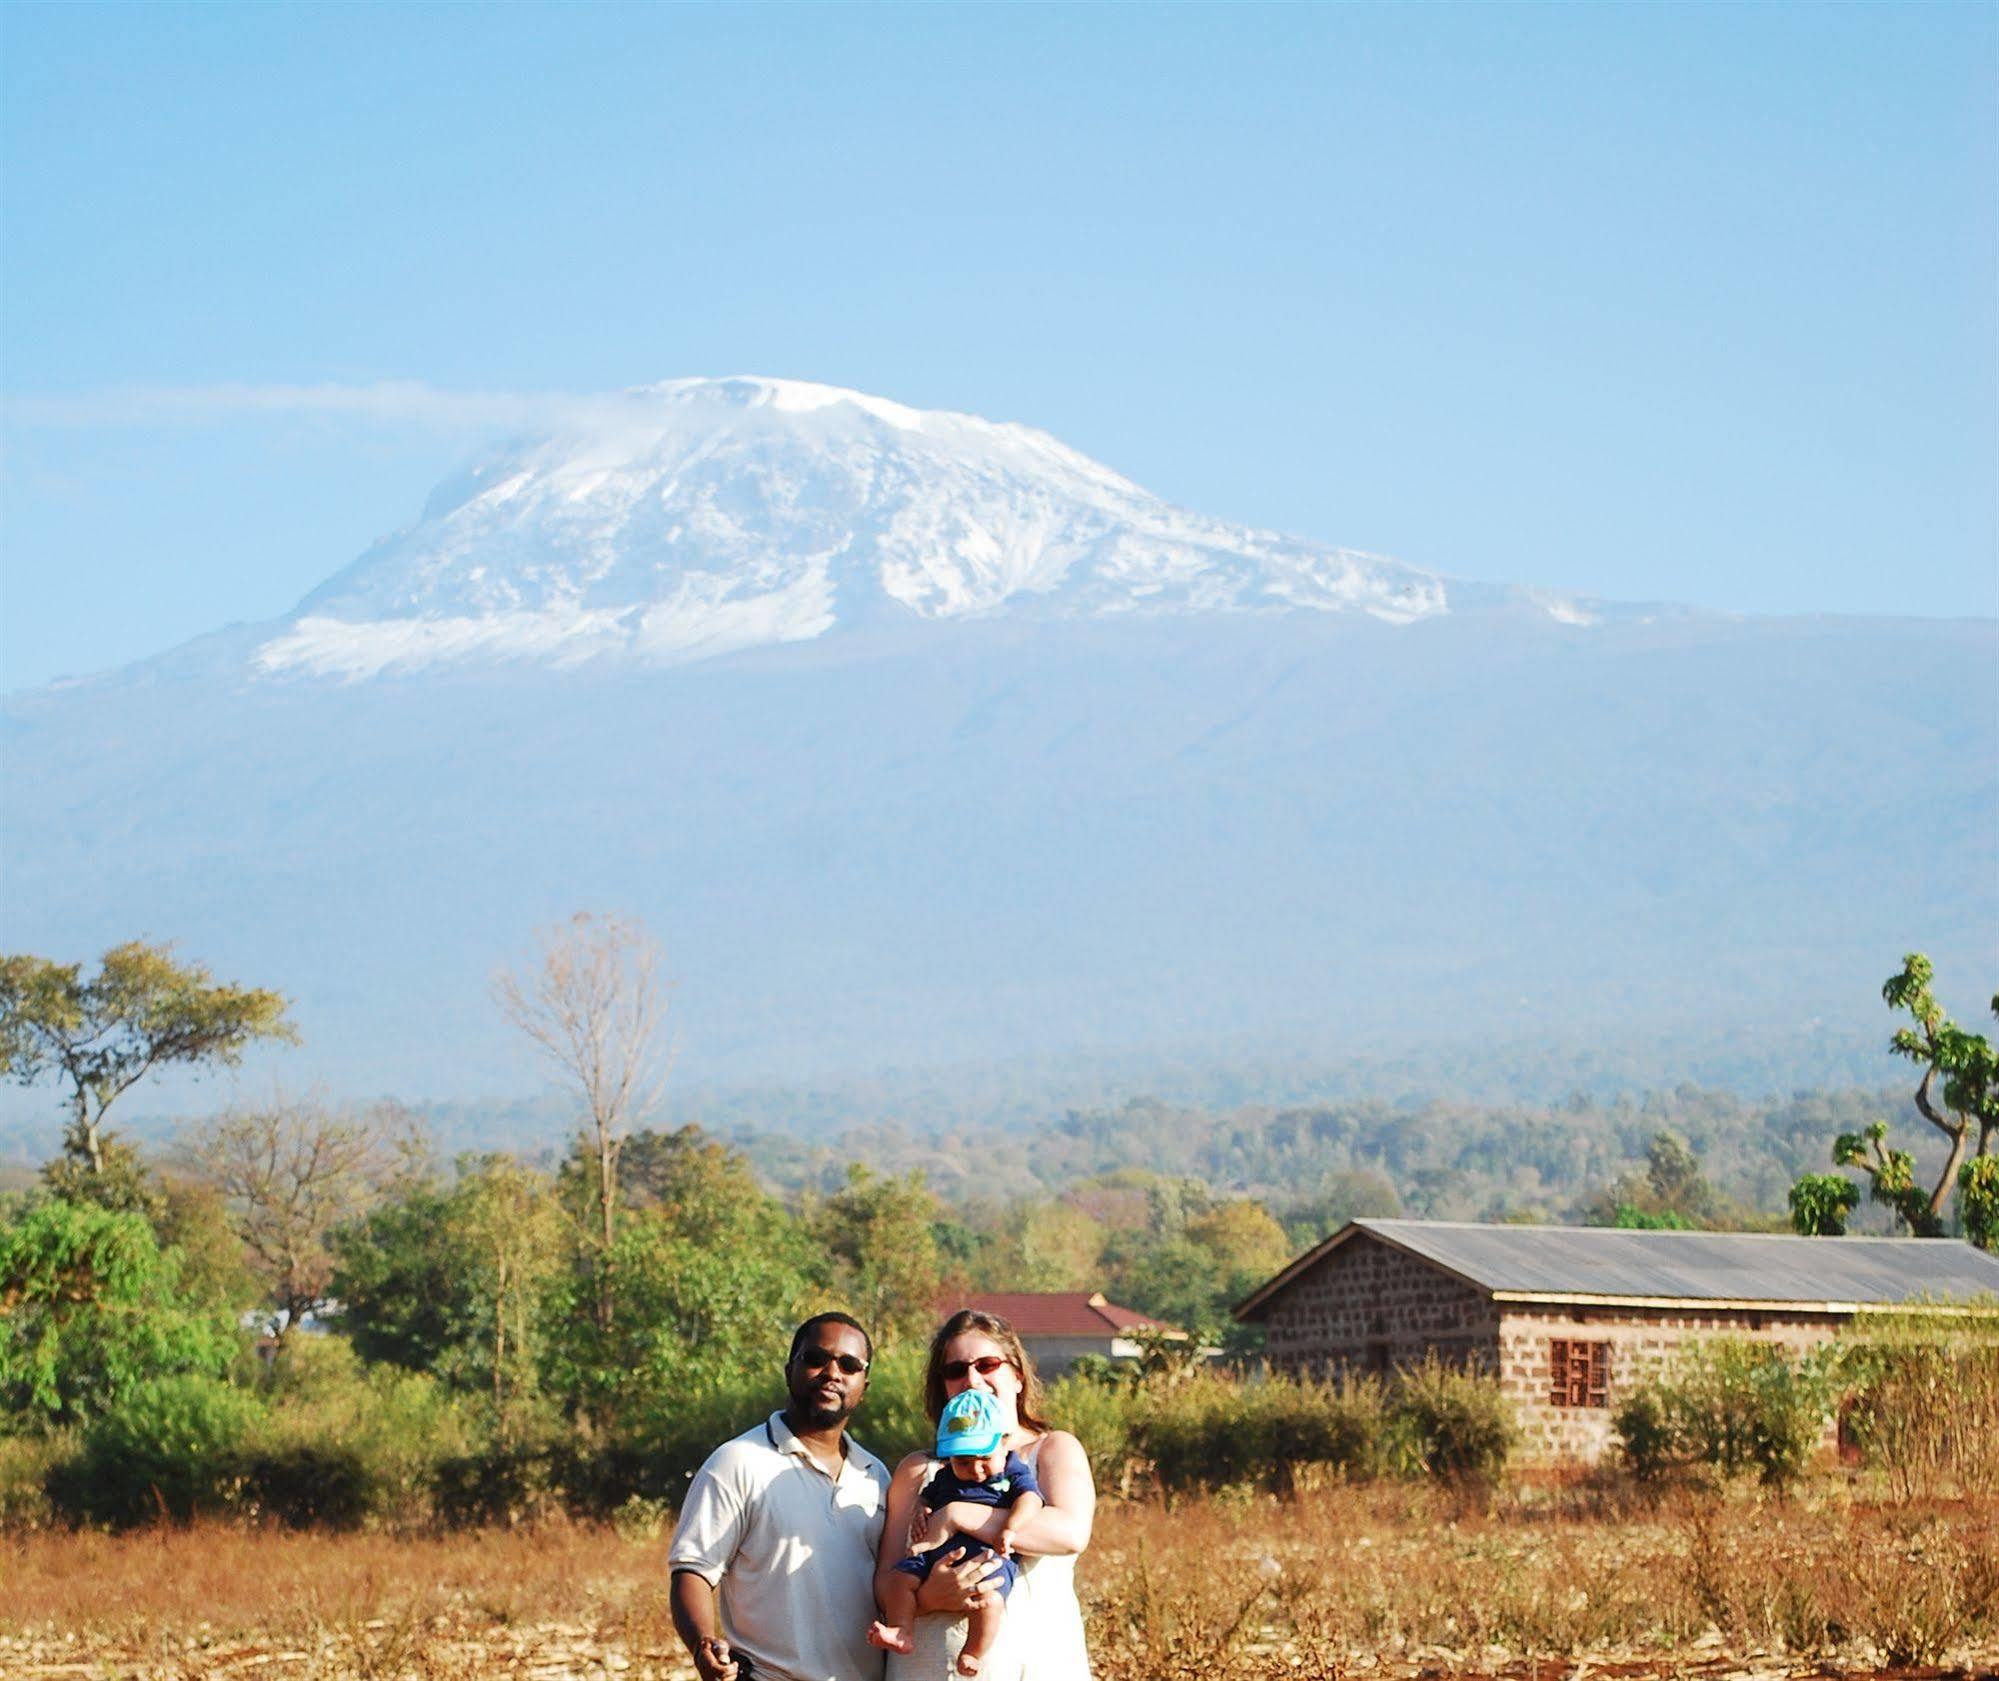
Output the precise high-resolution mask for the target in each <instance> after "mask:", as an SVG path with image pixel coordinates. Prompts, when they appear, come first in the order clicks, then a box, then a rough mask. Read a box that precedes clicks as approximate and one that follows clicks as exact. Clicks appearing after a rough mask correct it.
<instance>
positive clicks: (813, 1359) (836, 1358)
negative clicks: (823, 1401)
mask: <svg viewBox="0 0 1999 1681" xmlns="http://www.w3.org/2000/svg"><path fill="white" fill-rule="evenodd" d="M798 1363H799V1364H800V1365H801V1366H803V1367H804V1368H805V1369H806V1370H807V1371H808V1372H816V1371H818V1370H819V1369H820V1368H821V1367H823V1366H838V1367H839V1368H840V1370H841V1371H843V1372H845V1373H846V1374H847V1376H849V1377H859V1376H860V1375H861V1373H863V1372H864V1371H866V1370H867V1369H868V1363H867V1361H865V1360H863V1359H861V1358H860V1357H859V1356H858V1355H855V1354H835V1353H834V1352H833V1351H832V1350H831V1349H830V1348H802V1349H800V1350H799V1351H798Z"/></svg>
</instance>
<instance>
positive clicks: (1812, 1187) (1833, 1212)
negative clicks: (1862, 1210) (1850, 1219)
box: [1791, 1173, 1860, 1237]
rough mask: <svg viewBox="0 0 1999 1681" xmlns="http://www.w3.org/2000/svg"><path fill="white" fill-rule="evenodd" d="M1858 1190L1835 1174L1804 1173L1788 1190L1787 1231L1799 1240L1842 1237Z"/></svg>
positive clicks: (1854, 1205)
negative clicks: (1804, 1238)
mask: <svg viewBox="0 0 1999 1681" xmlns="http://www.w3.org/2000/svg"><path fill="white" fill-rule="evenodd" d="M1859 1202H1860V1187H1859V1186H1858V1185H1856V1184H1854V1182H1853V1181H1852V1180H1851V1179H1846V1178H1842V1177H1841V1176H1840V1175H1839V1174H1837V1173H1807V1174H1803V1175H1801V1176H1800V1177H1799V1179H1798V1182H1797V1183H1796V1184H1795V1185H1793V1186H1792V1187H1791V1229H1792V1230H1793V1231H1794V1232H1796V1233H1797V1234H1798V1235H1799V1236H1800V1237H1844V1236H1846V1220H1847V1216H1848V1215H1850V1214H1851V1213H1852V1212H1853V1210H1854V1209H1855V1208H1856V1207H1857V1206H1858V1205H1859Z"/></svg>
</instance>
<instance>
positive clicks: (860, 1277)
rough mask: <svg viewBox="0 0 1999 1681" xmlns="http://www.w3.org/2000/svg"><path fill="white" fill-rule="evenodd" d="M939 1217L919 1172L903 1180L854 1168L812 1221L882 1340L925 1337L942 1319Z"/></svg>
mask: <svg viewBox="0 0 1999 1681" xmlns="http://www.w3.org/2000/svg"><path fill="white" fill-rule="evenodd" d="M938 1212H939V1211H938V1206H937V1197H936V1194H935V1193H934V1192H933V1191H932V1190H931V1189H930V1187H929V1185H928V1184H927V1183H925V1181H924V1177H923V1170H922V1169H921V1168H917V1169H913V1170H912V1171H911V1172H910V1173H909V1174H908V1175H907V1176H905V1177H901V1178H897V1177H895V1176H894V1175H890V1174H877V1173H874V1172H873V1171H871V1170H870V1169H868V1168H866V1167H864V1166H862V1165H861V1164H860V1163H859V1162H855V1163H854V1164H853V1165H852V1166H850V1167H849V1168H848V1169H847V1183H846V1184H845V1185H844V1186H843V1187H842V1188H841V1189H840V1190H839V1191H838V1192H837V1193H835V1194H834V1195H833V1196H831V1197H829V1198H828V1199H827V1201H826V1203H825V1206H824V1207H823V1208H822V1209H821V1210H820V1211H819V1214H818V1217H817V1218H816V1220H815V1221H814V1222H813V1226H814V1235H815V1236H816V1237H817V1239H818V1241H819V1242H820V1244H821V1245H822V1246H823V1247H824V1250H825V1252H826V1253H827V1254H828V1255H829V1256H831V1257H832V1259H833V1261H834V1263H835V1266H836V1267H837V1269H838V1274H837V1276H838V1281H839V1284H840V1286H841V1287H842V1288H843V1290H844V1291H845V1293H846V1294H847V1296H848V1298H849V1299H850V1301H851V1302H852V1303H853V1305H854V1311H855V1313H856V1314H857V1315H858V1316H859V1317H860V1320H861V1322H862V1323H863V1324H864V1325H866V1326H868V1328H869V1329H870V1330H871V1331H873V1332H874V1334H875V1337H876V1339H877V1340H878V1341H888V1340H892V1339H893V1338H895V1337H897V1336H919V1335H921V1334H922V1333H923V1331H924V1330H925V1329H926V1328H927V1327H928V1326H929V1324H930V1322H931V1321H932V1320H933V1319H934V1318H935V1317H936V1314H937V1299H938V1297H939V1295H940V1294H942V1292H943V1289H944V1265H943V1257H942V1256H941V1255H940V1254H939V1253H938V1248H937V1232H936V1222H937V1218H938Z"/></svg>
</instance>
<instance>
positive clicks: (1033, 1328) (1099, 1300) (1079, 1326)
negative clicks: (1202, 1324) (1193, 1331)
mask: <svg viewBox="0 0 1999 1681" xmlns="http://www.w3.org/2000/svg"><path fill="white" fill-rule="evenodd" d="M960 1307H969V1308H975V1309H977V1311H979V1312H980V1313H990V1314H993V1315H995V1316H996V1317H998V1318H1001V1319H1004V1320H1005V1321H1006V1322H1007V1323H1008V1324H1009V1325H1011V1326H1012V1327H1013V1328H1014V1330H1015V1331H1017V1332H1018V1333H1019V1334H1020V1335H1021V1336H1023V1337H1108V1336H1114V1335H1116V1334H1117V1333H1118V1332H1120V1331H1138V1330H1157V1331H1163V1332H1165V1333H1166V1334H1167V1335H1168V1336H1184V1335H1185V1334H1186V1333H1185V1332H1183V1331H1180V1330H1179V1329H1177V1328H1176V1327H1175V1326H1172V1325H1168V1324H1165V1323H1163V1322H1162V1321H1160V1320H1157V1319H1152V1318H1149V1317H1147V1316H1146V1315H1145V1314H1143V1313H1139V1312H1137V1311H1135V1310H1134V1309H1132V1308H1128V1307H1119V1306H1118V1305H1117V1303H1115V1302H1111V1301H1106V1300H1105V1299H1104V1296H1103V1292H1102V1291H1099V1290H995V1291H987V1292H984V1293H983V1294H980V1295H976V1296H967V1297H965V1299H964V1300H963V1301H961V1302H954V1303H952V1304H950V1305H949V1306H947V1307H945V1309H944V1311H945V1312H946V1313H949V1312H952V1311H954V1310H955V1309H956V1308H960Z"/></svg>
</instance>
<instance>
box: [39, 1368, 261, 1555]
mask: <svg viewBox="0 0 1999 1681" xmlns="http://www.w3.org/2000/svg"><path fill="white" fill-rule="evenodd" d="M262 1412H263V1409H262V1408H261V1407H260V1406H259V1404H258V1402H257V1400H256V1398H255V1397H254V1396H252V1395H250V1394H248V1393H246V1392H245V1391H243V1390H241V1389H236V1388H233V1387H231V1386H230V1385H229V1384H226V1383H224V1382H222V1381H221V1380H219V1379H217V1378H212V1377H205V1376H201V1375H198V1374H194V1373H180V1374H177V1375H175V1376H172V1377H156V1378H148V1379H146V1380H145V1381H144V1382H142V1383H139V1384H135V1385H134V1386H133V1387H132V1388H131V1390H129V1391H128V1392H127V1393H126V1394H124V1395H122V1396H121V1397H120V1398H119V1399H118V1401H117V1402H116V1404H115V1405H113V1406H112V1407H111V1408H110V1410H109V1411H107V1412H105V1413H104V1414H102V1415H101V1416H99V1417H98V1418H95V1419H93V1420H92V1421H91V1423H90V1424H89V1425H88V1426H87V1427H86V1429H85V1430H84V1434H83V1451H82V1452H81V1453H80V1454H79V1455H78V1456H77V1458H76V1459H74V1460H72V1461H70V1462H68V1463H66V1464H64V1465H62V1466H59V1467H57V1468H56V1470H55V1471H54V1472H53V1473H52V1474H51V1478H50V1488H49V1493H50V1497H51V1499H52V1500H53V1501H54V1502H55V1504H56V1505H57V1507H58V1508H60V1509H61V1510H63V1511H64V1512H66V1513H68V1514H70V1515H72V1516H75V1517H80V1518H86V1519H91V1520H94V1521H97V1522H101V1523H112V1524H133V1523H144V1522H147V1521H150V1520H151V1519H153V1518H155V1517H159V1518H170V1519H173V1520H175V1521H177V1522H185V1521H186V1520H187V1519H189V1518H192V1517H197V1516H201V1515H204V1514H211V1513H219V1512H223V1511H226V1510H228V1509H229V1508H230V1507H231V1506H233V1505H235V1504H236V1503H237V1501H238V1499H239V1497H240V1495H241V1491H242V1487H243V1451H242V1450H243V1446H244V1443H245V1440H246V1439H247V1438H248V1436H249V1435H250V1433H251V1431H252V1430H253V1429H254V1428H255V1427H256V1425H257V1423H258V1422H259V1420H260V1419H261V1417H262Z"/></svg>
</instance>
